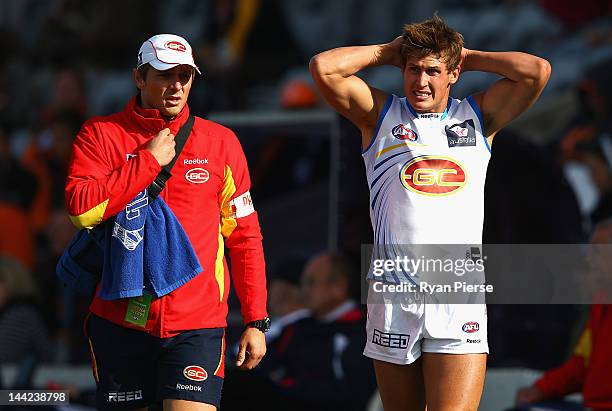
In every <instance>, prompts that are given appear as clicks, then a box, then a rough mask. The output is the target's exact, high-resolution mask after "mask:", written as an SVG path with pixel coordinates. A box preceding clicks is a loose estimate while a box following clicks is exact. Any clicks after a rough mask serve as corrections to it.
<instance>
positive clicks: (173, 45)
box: [164, 40, 187, 52]
mask: <svg viewBox="0 0 612 411" xmlns="http://www.w3.org/2000/svg"><path fill="white" fill-rule="evenodd" d="M164 47H165V48H167V49H170V50H174V51H180V52H183V51H185V50H187V47H185V45H184V44H183V43H180V42H178V41H176V40H173V41H168V42H166V43H165V44H164Z"/></svg>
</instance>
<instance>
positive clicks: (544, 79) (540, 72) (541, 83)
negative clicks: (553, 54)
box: [533, 57, 552, 89]
mask: <svg viewBox="0 0 612 411" xmlns="http://www.w3.org/2000/svg"><path fill="white" fill-rule="evenodd" d="M551 71H552V67H551V65H550V63H549V62H548V60H546V59H543V58H541V57H537V60H536V62H535V68H534V69H533V82H534V84H535V86H536V87H538V88H539V89H543V88H544V87H545V86H546V83H548V79H549V78H550V73H551Z"/></svg>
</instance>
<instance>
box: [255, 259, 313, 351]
mask: <svg viewBox="0 0 612 411" xmlns="http://www.w3.org/2000/svg"><path fill="white" fill-rule="evenodd" d="M304 263H305V261H304V259H302V258H298V257H295V258H290V259H288V260H285V261H282V262H281V263H280V264H278V266H277V267H276V268H275V269H274V270H273V271H272V273H271V275H270V278H269V279H268V312H269V313H270V316H271V318H272V326H271V327H270V331H268V332H267V333H266V341H267V342H268V344H270V342H271V341H272V340H274V339H276V338H277V337H278V336H280V335H281V333H282V331H283V329H284V328H285V327H286V326H288V325H291V324H293V323H295V322H296V321H299V320H301V319H302V318H305V317H308V316H310V310H308V309H307V308H306V303H305V301H304V296H303V294H302V291H301V289H300V276H301V274H302V270H303V268H304Z"/></svg>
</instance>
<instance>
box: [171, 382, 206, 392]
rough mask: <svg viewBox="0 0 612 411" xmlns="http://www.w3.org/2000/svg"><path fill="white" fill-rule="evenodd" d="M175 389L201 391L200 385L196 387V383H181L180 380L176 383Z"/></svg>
mask: <svg viewBox="0 0 612 411" xmlns="http://www.w3.org/2000/svg"><path fill="white" fill-rule="evenodd" d="M176 389H177V390H187V391H200V392H202V387H198V386H197V385H191V384H181V383H180V382H177V383H176Z"/></svg>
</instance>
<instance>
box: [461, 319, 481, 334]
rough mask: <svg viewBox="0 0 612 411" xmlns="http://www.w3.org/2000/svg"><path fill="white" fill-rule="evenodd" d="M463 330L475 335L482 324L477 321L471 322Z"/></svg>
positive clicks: (464, 325)
mask: <svg viewBox="0 0 612 411" xmlns="http://www.w3.org/2000/svg"><path fill="white" fill-rule="evenodd" d="M461 329H462V330H463V332H466V333H470V334H471V333H475V332H476V331H478V330H480V324H478V323H477V322H476V321H470V322H469V323H465V324H463V327H461Z"/></svg>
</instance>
